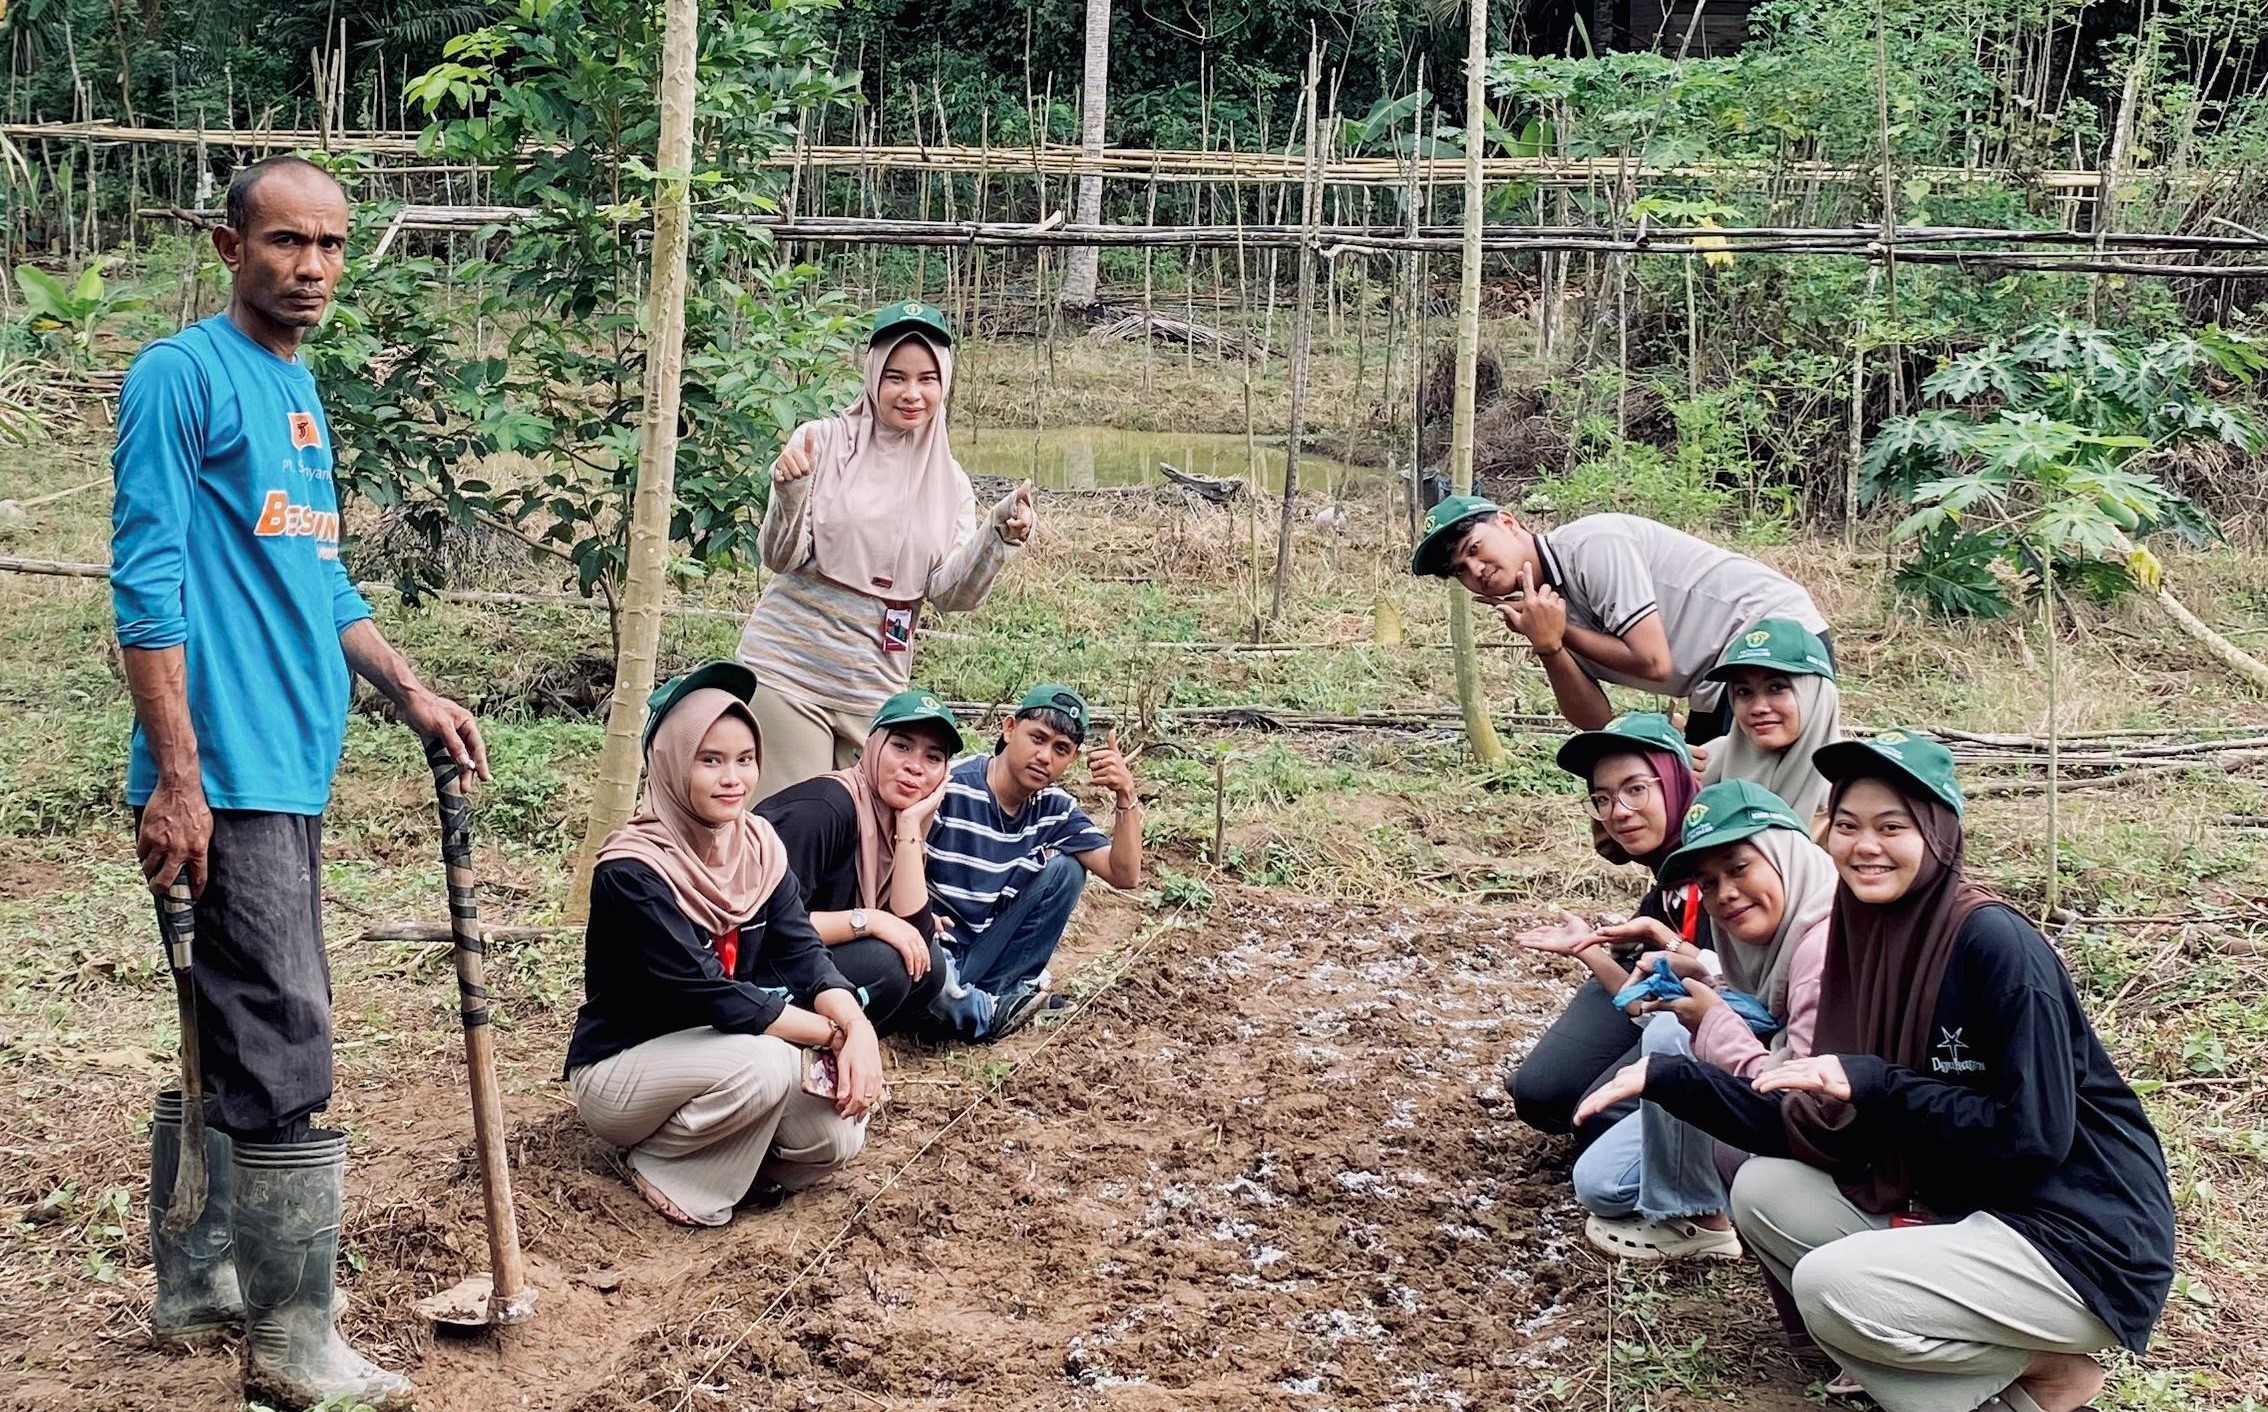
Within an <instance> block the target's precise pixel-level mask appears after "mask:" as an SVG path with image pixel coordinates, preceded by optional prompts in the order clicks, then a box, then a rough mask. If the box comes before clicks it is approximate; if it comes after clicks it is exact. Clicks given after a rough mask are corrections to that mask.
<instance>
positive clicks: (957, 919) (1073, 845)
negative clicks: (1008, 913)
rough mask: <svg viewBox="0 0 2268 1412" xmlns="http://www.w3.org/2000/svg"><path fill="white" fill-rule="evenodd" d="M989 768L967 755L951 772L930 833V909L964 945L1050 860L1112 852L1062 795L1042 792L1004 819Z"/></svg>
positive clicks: (982, 759) (978, 757)
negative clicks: (989, 780) (947, 920)
mask: <svg viewBox="0 0 2268 1412" xmlns="http://www.w3.org/2000/svg"><path fill="white" fill-rule="evenodd" d="M991 763H992V762H991V759H990V757H988V756H984V755H972V756H970V757H969V758H968V759H966V760H963V761H962V762H961V763H959V764H958V765H955V766H954V767H953V772H952V773H951V774H950V775H948V776H947V777H946V784H945V802H944V803H943V804H942V805H940V806H939V807H938V810H937V822H936V823H934V824H932V825H931V826H930V829H929V866H928V875H929V905H930V906H931V907H932V908H933V909H935V910H937V911H941V912H944V913H945V914H946V915H947V916H948V917H950V918H951V919H952V923H953V929H954V930H955V931H956V932H958V933H960V936H961V938H964V939H965V938H969V937H975V936H981V935H983V934H984V931H985V929H986V928H988V927H990V926H991V925H992V919H993V918H994V917H997V916H999V915H1000V909H1001V908H1002V907H1004V906H1006V905H1007V904H1008V902H1009V900H1010V899H1011V898H1013V897H1015V895H1016V894H1017V893H1018V892H1020V891H1022V890H1023V889H1024V887H1026V886H1027V885H1028V884H1030V882H1031V880H1032V879H1033V878H1035V877H1038V876H1039V871H1040V869H1041V868H1044V867H1046V866H1047V861H1048V859H1049V858H1051V857H1053V856H1054V855H1056V854H1058V853H1070V854H1074V855H1076V854H1080V853H1092V852H1093V851H1094V850H1096V849H1098V848H1108V847H1110V835H1108V834H1106V833H1104V832H1103V831H1102V830H1101V829H1098V828H1096V827H1095V821H1094V820H1092V819H1090V818H1088V817H1087V814H1086V811H1085V810H1083V809H1081V808H1080V807H1079V803H1078V801H1077V800H1075V799H1073V798H1072V797H1071V796H1070V795H1069V794H1068V793H1066V792H1065V791H1063V790H1060V789H1055V788H1052V787H1051V788H1048V789H1043V790H1041V791H1040V792H1039V793H1038V794H1035V795H1033V796H1032V797H1031V798H1030V799H1029V800H1027V801H1025V804H1024V807H1023V808H1022V809H1021V810H1019V811H1018V812H1017V813H1015V814H1013V815H1011V814H1009V813H1008V812H1007V811H1006V810H1004V809H1002V808H1001V807H1000V801H999V800H997V799H995V798H993V796H992V786H991V785H989V784H987V783H986V782H985V777H984V772H985V767H986V766H987V765H989V764H991Z"/></svg>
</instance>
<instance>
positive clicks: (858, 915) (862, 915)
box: [850, 907, 866, 936]
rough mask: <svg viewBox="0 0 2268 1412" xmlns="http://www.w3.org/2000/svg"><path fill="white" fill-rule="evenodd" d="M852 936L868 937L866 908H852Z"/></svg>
mask: <svg viewBox="0 0 2268 1412" xmlns="http://www.w3.org/2000/svg"><path fill="white" fill-rule="evenodd" d="M850 934H851V935H852V936H864V935H866V909H865V908H864V907H853V908H851V913H850Z"/></svg>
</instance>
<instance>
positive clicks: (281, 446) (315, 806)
mask: <svg viewBox="0 0 2268 1412" xmlns="http://www.w3.org/2000/svg"><path fill="white" fill-rule="evenodd" d="M111 466H112V469H113V471H114V472H115V476H116V485H117V491H116V497H115V500H114V503H113V508H112V512H111V571H110V573H111V576H110V595H111V606H112V609H113V611H114V613H115V614H116V616H117V621H118V642H119V645H120V646H122V647H141V648H153V649H155V648H166V647H181V648H183V649H184V652H185V655H186V659H187V671H188V693H189V720H190V724H191V727H192V728H193V729H194V730H195V732H196V736H197V753H198V760H199V764H200V766H201V767H202V772H203V775H204V785H205V800H206V802H207V803H208V804H209V805H211V807H213V808H215V809H247V810H259V811H263V812H268V813H280V814H320V813H322V812H323V808H324V806H325V805H326V804H328V803H329V802H330V796H331V775H332V773H333V771H335V770H336V769H337V768H338V762H339V746H340V742H341V741H342V740H343V739H344V738H345V735H346V712H347V703H348V699H349V689H350V687H351V685H352V680H351V677H350V674H349V672H348V669H347V662H346V654H345V652H344V651H343V650H342V649H341V647H340V645H339V634H340V633H341V632H343V631H344V630H345V629H346V628H347V627H349V626H350V625H352V624H354V623H356V622H359V621H361V620H362V619H364V618H367V617H369V616H370V605H369V604H367V603H365V602H364V601H363V598H362V595H361V594H360V593H358V592H356V591H355V587H354V582H353V580H351V579H350V578H348V577H347V572H346V569H345V566H344V565H342V564H341V563H340V562H339V501H338V492H337V489H336V487H335V486H334V485H333V484H332V479H331V475H332V458H331V428H330V423H329V422H328V421H327V420H326V419H325V418H324V416H323V406H322V403H321V401H320V400H319V399H318V398H317V396H316V391H315V379H314V376H313V375H312V374H310V373H309V372H308V371H307V369H306V368H305V367H304V366H302V365H301V364H300V363H299V362H298V361H296V360H293V359H285V358H279V357H277V356H276V355H275V354H274V353H272V352H270V351H268V350H267V349H266V348H264V347H262V346H261V345H259V344H258V343H255V342H254V341H253V340H252V339H251V338H249V337H248V336H246V335H245V334H244V332H243V331H242V330H240V329H238V328H237V327H236V325H235V324H234V323H231V322H230V321H229V318H228V315H227V314H225V313H222V314H215V315H213V316H212V317H211V318H209V319H206V320H204V321H203V322H201V323H197V324H192V325H191V326H190V327H188V328H186V329H183V330H182V331H181V332H180V333H178V334H176V335H174V336H173V337H171V338H166V339H160V340H159V341H157V342H156V343H153V344H151V345H150V346H149V347H147V348H145V349H143V350H142V352H141V355H140V356H139V357H137V358H135V360H134V366H133V369H132V370H131V371H130V372H128V374H127V375H126V386H125V390H124V391H123V393H122V394H121V395H120V397H119V401H118V444H117V448H116V450H115V451H113V452H112V454H111ZM156 786H157V767H156V764H155V762H154V761H153V760H152V758H151V756H150V751H149V745H148V743H147V742H146V741H145V740H144V739H143V736H142V731H141V728H140V727H139V726H136V727H135V730H134V743H133V753H132V757H131V759H130V761H129V763H128V766H127V772H126V798H127V802H128V803H130V804H134V805H137V806H139V805H141V804H143V803H146V802H147V801H148V799H149V797H150V794H151V792H152V791H153V790H154V789H155V788H156Z"/></svg>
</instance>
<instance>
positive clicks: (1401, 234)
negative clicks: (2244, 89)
mask: <svg viewBox="0 0 2268 1412" xmlns="http://www.w3.org/2000/svg"><path fill="white" fill-rule="evenodd" d="M140 214H141V215H143V216H145V217H155V218H171V219H176V220H185V221H200V222H212V221H217V220H218V219H220V214H221V213H220V212H219V211H216V210H210V209H207V210H186V209H183V208H180V207H146V208H144V209H143V210H142V211H141V212H140ZM538 214H540V213H539V212H538V211H537V210H535V209H534V208H532V207H523V206H424V205H405V206H402V207H400V208H398V210H397V211H396V214H395V217H394V220H393V222H392V225H391V228H390V229H389V230H388V232H387V236H386V240H385V241H384V242H382V243H381V247H380V248H381V251H383V249H384V247H385V245H386V244H390V243H391V242H392V240H393V238H394V235H395V233H396V232H398V231H402V230H428V231H448V230H458V231H461V230H478V229H480V228H482V227H484V226H505V225H510V224H513V223H515V222H518V221H523V220H527V219H529V218H531V217H533V216H536V215H538ZM700 219H703V220H707V221H711V222H716V223H721V224H733V225H749V226H757V227H761V228H762V229H764V230H766V231H768V232H770V233H771V234H772V236H773V237H774V238H776V239H780V240H795V241H804V242H808V243H812V244H834V245H895V246H958V247H970V246H986V247H1004V248H1018V249H1030V248H1038V247H1071V246H1088V245H1092V246H1108V247H1136V248H1139V247H1145V246H1148V247H1170V248H1175V249H1183V250H1199V249H1213V250H1230V249H1247V250H1268V249H1298V248H1301V247H1303V246H1304V247H1308V248H1313V249H1317V250H1319V251H1320V253H1322V254H1323V255H1324V256H1325V257H1335V256H1338V255H1342V254H1384V253H1389V252H1393V251H1405V250H1418V251H1443V252H1449V251H1455V250H1457V249H1459V248H1460V246H1459V241H1458V239H1457V238H1456V237H1454V236H1452V235H1450V234H1449V233H1447V232H1446V230H1445V228H1442V227H1428V228H1421V229H1420V230H1419V231H1418V233H1417V234H1415V235H1411V234H1410V233H1409V232H1408V231H1407V229H1406V228H1403V227H1398V226H1384V225H1368V226H1316V227H1302V226H1276V225H1268V226H1154V225H1096V226H1082V225H1070V224H1066V223H1064V222H1063V221H1061V220H1060V219H1059V217H1058V216H1050V217H1049V218H1048V219H1047V220H1045V221H1042V222H1039V223H1038V224H1036V225H1035V224H1030V223H1024V222H971V221H961V222H953V221H903V220H885V219H875V218H869V217H835V216H825V217H822V216H746V215H738V214H709V215H706V216H702V217H700ZM1957 242H1959V243H1970V244H1975V243H1981V242H1997V243H1998V244H2000V245H2002V246H2010V245H2014V246H2032V245H2049V246H2054V245H2073V246H2076V245H2079V244H2081V243H2082V242H2084V243H2085V244H2086V245H2087V246H2088V247H2089V248H2086V249H2070V250H2052V249H2050V250H2035V249H2005V248H2003V249H1959V250H1956V249H1944V248H1932V247H1942V246H1945V245H1948V244H1952V243H1957ZM1481 248H1482V249H1483V250H1486V251H1492V252H1509V251H1554V252H1558V251H1571V252H1584V251H1589V252H1594V253H1601V254H1637V255H1715V254H1749V255H1838V256H1850V257H1858V258H1863V259H1866V260H1869V261H1875V262H1884V261H1889V260H1892V259H1897V260H1903V261H1906V262H1908V263H1914V264H1940V265H1964V266H1967V265H1974V266H1977V267H1979V268H1984V269H1991V270H1995V271H2001V270H2048V271H2060V272H2064V273H2077V274H2087V273H2096V274H2127V275H2147V276H2162V277H2167V278H2184V279H2209V280H2253V279H2268V265H2176V264H2164V263H2157V262H2150V261H2137V260H2125V259H2106V258H2104V257H2103V255H2102V254H2100V253H2097V252H2098V251H2105V250H2109V251H2116V252H2118V253H2121V254H2133V253H2141V252H2151V251H2160V252H2163V251H2181V252H2190V253H2224V254H2227V253H2239V252H2244V253H2256V254H2257V253H2268V240H2263V239H2259V238H2253V237H2242V236H2199V235H2158V234H2151V233H2147V232H2133V233H2126V234H2112V233H2105V234H2103V235H2100V236H2093V235H2087V236H2082V235H2077V234H2075V233H2073V232H2071V231H2063V230H1993V229H1985V228H1970V227H1958V226H1954V227H1940V226H1911V227H1908V226H1901V227H1896V228H1894V229H1893V230H1892V232H1891V233H1890V234H1889V236H1888V237H1887V238H1885V237H1884V235H1883V233H1882V231H1881V230H1880V229H1879V228H1876V227H1868V226H1852V227H1838V228H1823V229H1819V230H1804V229H1800V228H1793V227H1790V228H1763V227H1755V228H1739V229H1718V228H1704V229H1650V228H1648V227H1647V226H1646V225H1644V224H1640V225H1637V226H1623V227H1608V226H1489V227H1484V228H1483V230H1482V233H1481Z"/></svg>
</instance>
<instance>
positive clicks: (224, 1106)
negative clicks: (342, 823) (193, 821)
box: [136, 809, 331, 1140]
mask: <svg viewBox="0 0 2268 1412" xmlns="http://www.w3.org/2000/svg"><path fill="white" fill-rule="evenodd" d="M139 815H140V811H138V810H137V811H136V823H137V824H138V823H139V822H140V817H139ZM196 918H197V940H196V944H195V946H194V947H193V948H192V952H191V957H190V973H191V975H192V976H193V977H194V978H195V981H196V990H197V1045H198V1056H199V1058H200V1060H201V1061H202V1073H203V1079H204V1086H205V1095H206V1103H205V1113H206V1121H207V1122H209V1123H211V1124H212V1125H213V1126H214V1127H216V1128H218V1129H220V1130H221V1131H222V1132H225V1133H227V1134H229V1135H230V1136H232V1137H248V1138H254V1139H259V1140H278V1134H279V1133H280V1132H289V1131H291V1130H293V1129H294V1127H295V1125H296V1124H299V1123H301V1122H304V1121H305V1120H306V1119H307V1117H308V1116H309V1115H311V1114H314V1113H318V1112H320V1111H322V1109H323V1108H325V1107H326V1106H328V1105H329V1103H330V1101H331V964H330V958H329V957H328V956H327V955H325V954H324V951H323V820H322V819H321V817H319V816H315V815H308V814H263V813H252V812H248V811H245V810H238V809H215V810H214V811H213V838H212V843H211V845H210V846H209V847H208V848H207V850H206V872H205V891H204V893H203V895H201V896H200V897H198V899H197V908H196Z"/></svg>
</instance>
